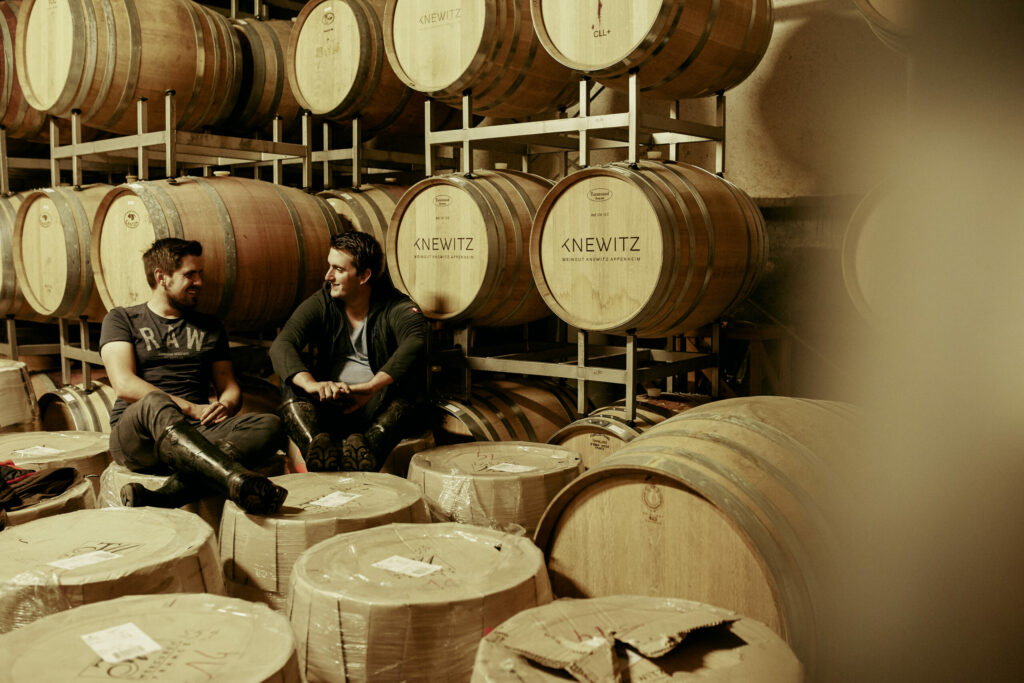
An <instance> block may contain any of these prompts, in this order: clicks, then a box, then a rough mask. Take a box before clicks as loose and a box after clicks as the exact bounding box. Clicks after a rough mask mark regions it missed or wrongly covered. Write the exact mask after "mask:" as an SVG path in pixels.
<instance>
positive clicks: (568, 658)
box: [470, 595, 805, 683]
mask: <svg viewBox="0 0 1024 683" xmlns="http://www.w3.org/2000/svg"><path fill="white" fill-rule="evenodd" d="M598 634H600V635H601V636H605V637H600V636H599V635H598ZM591 636H592V637H591ZM566 643H570V644H571V645H570V646H566ZM573 646H575V647H573ZM627 646H628V649H626V647H627ZM577 648H578V649H579V650H582V652H583V653H585V654H582V653H581V652H578V651H577ZM622 651H625V652H626V653H628V654H627V656H626V657H623V658H622V659H619V657H618V656H617V654H618V652H622ZM581 654H582V656H581ZM566 670H571V671H572V672H573V675H572V676H571V679H572V680H582V681H627V680H628V681H638V682H639V681H659V680H660V681H669V680H677V681H679V680H686V679H687V678H689V679H690V680H694V681H704V683H740V682H741V681H757V683H803V682H804V681H805V678H804V672H803V669H802V667H801V666H800V662H799V661H798V660H797V658H796V656H795V655H794V654H793V651H792V650H790V649H789V646H787V645H786V643H785V642H784V641H783V640H782V639H781V638H779V636H778V635H777V634H775V633H774V632H772V630H771V629H769V628H768V627H767V626H765V625H764V624H762V623H761V622H759V621H756V620H754V619H751V618H749V617H746V616H743V615H741V614H737V613H735V612H732V611H730V610H725V609H722V608H720V607H714V606H712V605H705V604H703V603H699V602H693V601H691V600H679V599H666V598H651V597H645V596H642V595H613V596H608V597H604V598H590V599H588V600H556V601H554V602H552V603H549V604H547V605H543V606H541V607H533V608H531V609H527V610H523V611H522V612H520V613H519V614H517V615H515V616H514V617H512V618H511V619H508V620H506V621H505V622H503V623H502V624H501V626H499V627H498V628H496V629H494V630H493V631H491V632H490V633H488V634H487V636H485V637H484V639H483V640H481V641H480V647H479V648H477V652H476V662H475V663H474V665H473V677H472V678H471V679H470V683H496V682H497V681H530V683H561V682H562V681H566V680H569V679H570V678H569V677H568V676H566ZM627 672H628V673H627ZM623 674H625V675H623ZM675 674H679V675H678V676H676V675H675Z"/></svg>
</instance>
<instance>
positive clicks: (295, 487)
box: [218, 472, 430, 612]
mask: <svg viewBox="0 0 1024 683" xmlns="http://www.w3.org/2000/svg"><path fill="white" fill-rule="evenodd" d="M273 481H274V483H275V484H277V485H278V486H280V487H281V488H284V489H286V490H287V491H288V498H287V499H286V500H285V502H284V505H283V506H282V507H281V510H280V511H279V512H278V513H276V514H273V515H259V516H256V515H249V514H246V512H245V511H244V510H242V508H240V507H238V505H236V504H235V503H234V502H232V501H230V500H229V501H226V502H225V503H224V513H223V515H222V517H221V520H220V531H219V536H218V539H219V547H220V559H221V563H222V566H223V568H224V583H225V587H226V588H227V591H228V595H232V596H234V597H237V598H245V599H246V600H252V601H253V602H264V603H266V604H268V605H270V606H271V607H273V608H274V609H277V610H279V611H282V612H283V611H285V607H286V604H287V601H288V583H289V581H290V579H291V573H292V567H293V566H294V565H295V562H296V561H297V560H298V559H299V557H300V556H301V555H302V553H303V552H305V551H306V550H308V549H309V548H311V547H313V546H314V545H316V544H317V543H320V542H321V541H325V540H327V539H328V538H333V537H334V536H337V535H338V534H344V533H350V532H353V531H361V530H363V529H370V528H373V527H379V526H384V525H387V524H391V523H394V522H398V523H426V522H429V521H430V514H429V513H428V512H427V506H426V505H425V504H424V502H423V497H422V495H421V494H420V491H419V489H418V488H417V487H416V485H415V484H413V483H412V482H409V481H406V480H405V479H403V478H400V477H396V476H393V475H390V474H380V473H378V472H345V473H344V474H343V475H341V474H340V473H338V472H302V473H299V474H285V475H282V476H278V477H274V479H273Z"/></svg>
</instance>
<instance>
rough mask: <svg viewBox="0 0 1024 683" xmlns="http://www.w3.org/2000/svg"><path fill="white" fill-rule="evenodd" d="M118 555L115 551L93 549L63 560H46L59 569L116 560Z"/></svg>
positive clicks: (76, 567)
mask: <svg viewBox="0 0 1024 683" xmlns="http://www.w3.org/2000/svg"><path fill="white" fill-rule="evenodd" d="M119 557H121V555H118V554H117V553H108V552H107V551H106V550H94V551H92V552H91V553H82V554H81V555H75V556H74V557H68V558H66V559H63V560H55V561H53V562H47V564H48V565H50V566H52V567H59V568H60V569H78V568H79V567H88V566H89V565H91V564H99V563H100V562H106V561H107V560H116V559H118V558H119Z"/></svg>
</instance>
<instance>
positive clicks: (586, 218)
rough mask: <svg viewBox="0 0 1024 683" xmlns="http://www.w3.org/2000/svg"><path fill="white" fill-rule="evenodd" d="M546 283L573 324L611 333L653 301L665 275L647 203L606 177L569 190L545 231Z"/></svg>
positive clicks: (633, 189) (634, 191) (658, 235)
mask: <svg viewBox="0 0 1024 683" xmlns="http://www.w3.org/2000/svg"><path fill="white" fill-rule="evenodd" d="M542 230H543V233H542V234H541V238H540V260H541V264H542V267H543V278H544V282H545V283H546V284H547V287H548V289H549V290H550V292H551V295H552V296H553V297H554V300H555V303H557V304H558V305H559V306H561V308H562V309H564V310H565V311H566V312H567V313H568V314H569V316H570V319H571V321H572V323H573V324H574V325H578V326H581V327H583V328H585V329H592V330H602V329H611V328H614V327H616V326H618V325H619V324H622V323H624V322H626V321H628V320H629V319H630V318H632V317H633V316H634V315H635V314H636V313H637V312H638V311H639V310H640V309H641V308H642V307H643V305H644V304H645V303H646V302H647V301H648V300H649V299H650V298H651V297H652V295H653V294H654V289H655V287H656V286H657V283H658V280H659V278H660V276H661V271H662V253H663V250H662V237H661V232H660V224H659V221H658V216H657V214H656V213H655V211H654V209H653V207H652V206H651V203H650V200H649V199H648V198H647V197H646V195H644V193H643V192H642V191H641V190H640V189H639V188H638V187H637V186H635V185H633V184H632V183H629V182H627V181H624V180H621V179H619V178H614V177H609V176H593V177H589V178H584V179H581V180H579V181H578V182H576V183H574V184H572V185H570V186H568V187H566V188H565V190H564V191H563V192H562V193H561V194H560V195H559V196H558V198H557V199H556V200H555V202H554V203H553V204H552V205H551V208H550V210H549V211H548V214H547V216H546V218H545V220H544V224H543V226H542Z"/></svg>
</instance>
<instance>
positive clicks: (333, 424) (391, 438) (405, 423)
mask: <svg viewBox="0 0 1024 683" xmlns="http://www.w3.org/2000/svg"><path fill="white" fill-rule="evenodd" d="M281 397H282V403H287V402H288V401H292V400H298V401H304V402H306V403H309V404H311V405H313V407H314V408H315V409H316V419H317V427H318V428H319V430H320V431H322V432H327V433H328V434H330V435H331V437H332V438H333V439H334V440H335V441H339V442H340V441H344V440H345V439H346V438H347V437H348V436H350V435H352V434H363V435H366V436H367V439H366V445H367V446H368V447H370V449H371V450H372V451H373V454H374V457H375V458H376V460H377V469H380V467H381V466H382V465H383V464H384V460H386V459H387V457H388V454H389V453H390V452H391V449H393V448H394V447H395V446H397V445H398V442H399V441H401V440H402V439H404V438H406V437H408V436H413V435H415V434H418V433H420V432H422V431H423V430H424V429H425V428H426V425H427V420H426V419H425V417H424V413H425V411H424V410H422V409H420V410H416V409H405V410H394V408H395V404H396V403H397V402H399V401H402V399H396V398H393V397H391V396H389V395H388V394H384V395H383V396H382V397H381V400H378V401H377V402H376V408H374V409H373V410H372V412H370V413H369V414H367V412H366V411H362V410H360V411H356V412H354V413H349V414H347V415H346V414H345V413H344V406H342V405H341V404H339V403H334V402H331V401H320V400H318V399H316V398H314V397H313V396H311V395H310V394H308V393H306V392H305V391H303V390H302V389H298V388H296V387H294V386H293V385H291V384H290V383H288V382H284V383H283V384H282V385H281ZM402 402H403V403H405V405H407V406H409V405H411V404H409V403H408V402H405V401H402ZM395 416H397V417H395ZM375 427H376V428H379V429H376V430H374V428H375Z"/></svg>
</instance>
